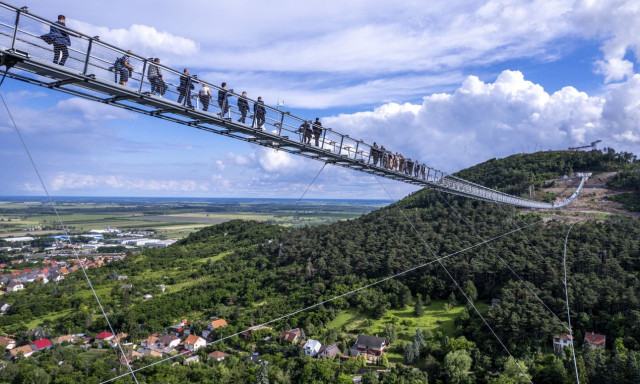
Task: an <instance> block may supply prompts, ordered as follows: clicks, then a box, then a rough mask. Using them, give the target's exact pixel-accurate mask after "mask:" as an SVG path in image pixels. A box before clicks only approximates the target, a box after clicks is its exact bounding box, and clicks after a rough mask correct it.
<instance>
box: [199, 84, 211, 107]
mask: <svg viewBox="0 0 640 384" xmlns="http://www.w3.org/2000/svg"><path fill="white" fill-rule="evenodd" d="M198 98H200V102H201V103H202V110H203V111H205V112H206V111H207V109H209V101H213V96H211V91H210V90H209V87H207V84H205V83H202V88H201V89H200V92H198Z"/></svg>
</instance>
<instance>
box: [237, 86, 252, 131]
mask: <svg viewBox="0 0 640 384" xmlns="http://www.w3.org/2000/svg"><path fill="white" fill-rule="evenodd" d="M238 109H239V110H240V115H241V116H240V118H239V119H238V122H240V123H243V124H244V119H245V118H246V117H247V113H248V112H249V109H250V108H249V102H248V101H247V92H242V97H238Z"/></svg>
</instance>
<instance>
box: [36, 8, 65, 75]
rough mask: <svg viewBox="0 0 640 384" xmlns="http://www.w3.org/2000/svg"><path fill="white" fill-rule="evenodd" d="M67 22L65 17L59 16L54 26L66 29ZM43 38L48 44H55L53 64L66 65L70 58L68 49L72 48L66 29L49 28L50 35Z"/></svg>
mask: <svg viewBox="0 0 640 384" xmlns="http://www.w3.org/2000/svg"><path fill="white" fill-rule="evenodd" d="M66 21H67V18H66V17H64V15H58V21H56V22H55V23H54V24H58V25H60V26H62V27H66V24H65V23H66ZM41 38H42V40H44V41H46V42H47V43H48V44H53V63H54V64H60V65H64V63H65V62H66V61H67V58H68V57H69V50H68V49H67V47H69V46H71V39H69V34H68V33H67V32H65V31H64V29H60V28H57V27H55V26H53V25H52V26H51V27H50V28H49V33H47V34H46V35H42V36H41Z"/></svg>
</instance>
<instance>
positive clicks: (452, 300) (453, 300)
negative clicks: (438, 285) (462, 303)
mask: <svg viewBox="0 0 640 384" xmlns="http://www.w3.org/2000/svg"><path fill="white" fill-rule="evenodd" d="M447 303H448V304H449V305H450V306H451V307H455V306H456V305H457V304H458V302H457V301H456V294H455V293H453V292H451V294H450V295H449V298H448V299H447Z"/></svg>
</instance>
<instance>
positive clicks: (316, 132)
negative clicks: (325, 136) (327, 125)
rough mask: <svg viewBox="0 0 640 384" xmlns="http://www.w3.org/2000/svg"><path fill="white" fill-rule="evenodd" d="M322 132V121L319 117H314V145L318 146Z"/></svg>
mask: <svg viewBox="0 0 640 384" xmlns="http://www.w3.org/2000/svg"><path fill="white" fill-rule="evenodd" d="M321 134H322V123H321V122H320V118H319V117H316V121H315V122H314V123H313V139H314V140H315V143H316V147H319V146H320V135H321Z"/></svg>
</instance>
